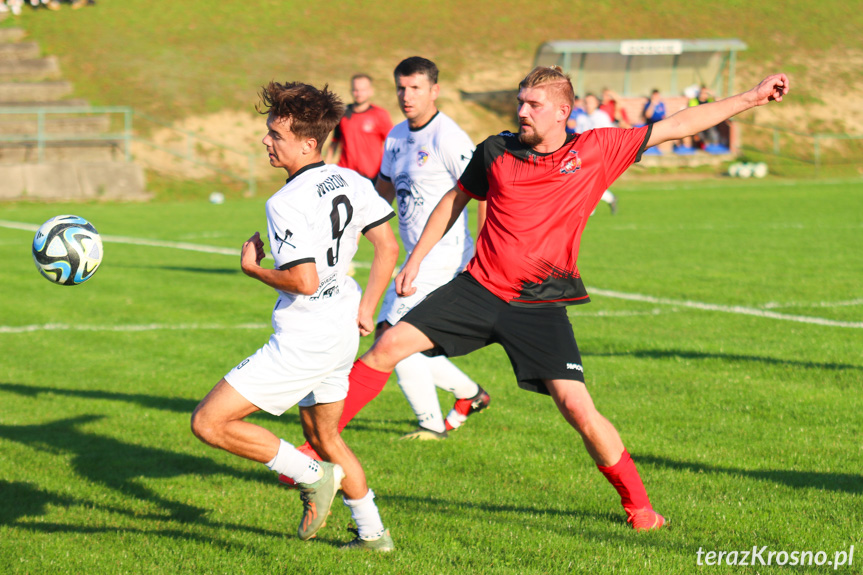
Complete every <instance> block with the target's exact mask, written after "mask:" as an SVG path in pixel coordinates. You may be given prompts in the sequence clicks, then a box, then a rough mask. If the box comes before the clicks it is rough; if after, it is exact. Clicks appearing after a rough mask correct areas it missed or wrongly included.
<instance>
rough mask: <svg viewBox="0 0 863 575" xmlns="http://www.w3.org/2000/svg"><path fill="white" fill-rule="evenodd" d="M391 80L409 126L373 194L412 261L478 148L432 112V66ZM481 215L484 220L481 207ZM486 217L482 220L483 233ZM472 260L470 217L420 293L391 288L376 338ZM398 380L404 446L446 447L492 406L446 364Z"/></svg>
mask: <svg viewBox="0 0 863 575" xmlns="http://www.w3.org/2000/svg"><path fill="white" fill-rule="evenodd" d="M394 76H395V83H396V92H397V95H398V100H399V106H400V108H401V110H402V112H403V113H404V115H405V118H406V119H405V121H404V122H401V123H400V124H398V125H396V126H395V127H394V128H393V129H392V130H391V131H390V133H389V135H388V136H387V139H386V142H385V143H384V157H383V160H382V162H381V171H380V175H379V177H378V183H377V186H376V187H377V190H378V192H379V193H380V194H381V196H383V197H384V198H385V199H386V200H387V201H389V202H390V203H392V201H393V200H395V201H396V203H397V206H398V213H399V232H400V235H401V239H402V243H403V244H404V247H405V251H406V252H407V254H408V255H410V254H411V252H412V251H413V249H414V246H415V245H416V242H417V240H418V239H419V237H420V235H421V234H422V231H423V228H424V227H425V224H426V222H427V221H428V218H429V215H430V214H431V213H432V210H434V208H435V206H437V203H438V201H440V199H441V198H442V197H443V195H444V194H445V193H446V192H448V191H449V190H451V189H452V187H453V186H454V185H455V183H456V181H457V180H458V177H459V176H460V175H461V173H462V171H463V170H464V168H465V166H466V165H467V163H468V162H469V161H470V159H471V156H472V155H473V149H474V145H473V143H472V142H471V140H470V138H469V137H468V135H467V134H466V133H465V132H464V131H463V130H462V129H461V128H459V127H458V124H456V123H455V122H454V121H453V120H452V119H451V118H450V117H449V116H447V115H446V114H444V113H443V112H440V111H439V110H438V109H437V106H436V105H435V100H436V99H437V96H438V93H439V92H440V86H439V85H438V83H437V76H438V69H437V66H435V64H434V62H431V61H430V60H427V59H425V58H420V57H417V56H414V57H411V58H407V59H406V60H403V61H402V62H401V63H399V65H398V66H396V68H395V71H394ZM482 207H483V213H484V208H485V204H484V203H482ZM482 216H483V214H480V215H479V220H480V222H479V226H478V227H480V228H481V227H482ZM472 256H473V240H472V238H471V235H470V231H469V230H468V222H467V210H465V211H463V212H462V214H461V215H460V216H459V218H458V220H457V221H456V222H455V224H454V225H453V226H452V228H451V229H450V230H449V232H447V234H446V235H445V236H444V237H443V239H442V240H441V241H440V243H438V244H437V245H436V246H435V248H434V249H433V250H432V251H431V253H429V255H428V257H427V258H426V259H425V260H423V264H422V267H421V269H420V272H419V276H418V277H417V280H416V285H417V286H418V290H417V293H415V294H413V295H412V296H410V297H403V296H399V295H398V294H396V291H395V285H394V284H393V285H391V286H390V288H389V290H387V295H386V297H385V298H384V303H383V305H382V306H381V311H380V313H379V314H378V324H377V332H376V336H377V337H380V335H381V334H383V332H384V331H386V329H388V328H389V327H391V326H392V325H394V324H395V323H397V322H398V321H399V320H400V319H401V318H402V316H404V315H405V314H406V313H407V312H408V311H410V310H411V309H413V307H414V306H416V305H417V304H418V303H419V302H421V301H422V300H423V299H425V297H426V296H427V295H428V294H429V293H431V292H432V291H434V290H435V289H437V288H438V287H440V286H442V285H443V284H445V283H447V282H449V281H450V280H451V279H452V278H454V277H455V276H456V275H457V274H458V273H459V272H461V270H462V269H463V268H464V266H465V265H467V263H468V261H470V258H471V257H472ZM396 374H397V375H398V379H399V385H400V386H401V388H402V391H403V392H404V394H405V398H407V400H408V403H409V404H410V406H411V408H412V409H413V410H414V413H415V414H416V416H417V420H418V422H419V428H418V429H417V430H416V431H414V432H412V433H409V434H407V435H405V436H404V438H403V439H443V438H445V437H447V431H448V430H452V429H455V428H457V427H459V426H460V425H461V424H462V423H464V421H465V420H466V419H467V417H468V415H470V414H471V413H476V412H477V411H481V410H482V409H485V407H486V406H488V403H489V401H490V399H489V396H488V394H487V393H486V392H485V391H484V390H483V389H482V388H481V387H480V386H479V385H477V384H476V383H475V382H473V381H472V380H471V379H470V378H469V377H468V376H467V375H465V374H464V373H463V372H462V371H461V370H459V369H458V368H457V367H456V366H455V365H453V364H452V363H451V362H450V361H449V360H448V359H446V358H445V357H443V356H440V357H435V358H431V357H427V356H424V355H421V354H416V355H413V356H411V357H409V358H407V359H405V360H403V361H401V362H400V363H399V365H398V366H397V367H396ZM435 386H437V387H440V388H441V389H444V390H446V391H449V392H450V393H452V394H453V395H454V396H455V405H454V406H453V409H452V410H451V411H450V413H449V414H448V415H447V417H446V419H444V418H443V415H442V413H441V408H440V402H439V400H438V396H437V391H436V390H435ZM349 401H350V400H349ZM346 409H348V410H349V409H350V408H349V407H348V406H346Z"/></svg>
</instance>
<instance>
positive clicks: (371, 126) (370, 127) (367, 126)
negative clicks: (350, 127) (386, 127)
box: [363, 120, 375, 134]
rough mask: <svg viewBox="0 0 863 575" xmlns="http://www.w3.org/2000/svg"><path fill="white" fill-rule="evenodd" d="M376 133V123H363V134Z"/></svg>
mask: <svg viewBox="0 0 863 575" xmlns="http://www.w3.org/2000/svg"><path fill="white" fill-rule="evenodd" d="M374 131H375V123H374V122H373V121H371V120H366V121H365V122H363V132H365V133H367V134H368V133H371V132H374Z"/></svg>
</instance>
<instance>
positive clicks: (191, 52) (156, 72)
mask: <svg viewBox="0 0 863 575" xmlns="http://www.w3.org/2000/svg"><path fill="white" fill-rule="evenodd" d="M369 4H370V3H365V2H337V3H335V2H333V3H319V4H318V5H316V6H314V8H312V7H310V6H308V5H307V4H305V3H301V2H297V1H296V0H288V1H281V0H280V1H276V0H254V1H244V2H240V1H237V0H231V1H225V2H218V3H209V2H203V1H202V0H189V1H186V2H167V3H158V4H154V3H152V2H145V1H144V0H127V1H123V2H115V1H111V0H104V1H100V2H99V3H98V4H97V5H96V6H93V7H90V8H87V9H85V10H78V11H72V10H61V11H59V12H49V11H46V10H40V11H31V10H28V9H25V13H24V14H23V15H22V16H21V17H19V18H17V19H12V18H7V19H6V20H5V21H4V22H2V23H0V26H11V25H18V26H22V27H23V28H25V29H26V30H27V31H28V32H29V34H30V36H31V37H32V38H33V39H35V40H37V41H39V42H40V43H41V46H42V47H43V50H44V51H45V52H46V53H48V54H56V55H57V56H58V57H59V59H60V62H61V66H62V68H63V70H64V73H65V75H66V77H68V78H70V79H71V80H73V81H74V83H75V91H76V93H75V96H76V97H80V98H85V99H87V100H89V101H90V102H91V103H93V104H103V105H131V106H133V107H135V108H136V109H138V110H142V111H146V112H148V113H150V114H152V115H154V116H157V117H160V118H168V119H172V120H175V121H178V122H180V123H182V124H183V125H184V126H187V127H193V128H195V129H198V130H201V131H203V132H204V133H205V134H206V135H208V136H209V137H211V138H213V139H216V140H219V141H226V142H231V143H232V144H233V145H242V146H243V147H251V148H252V149H254V146H257V145H258V138H259V134H258V132H260V119H259V118H257V117H256V116H255V115H254V113H253V105H254V103H255V100H256V95H255V93H256V90H257V88H258V87H259V86H260V85H261V84H262V83H264V82H266V81H268V80H270V79H277V80H285V79H301V80H304V81H309V82H312V83H315V84H323V83H325V82H328V83H330V84H331V86H332V87H333V88H334V89H336V90H337V91H338V92H339V93H341V94H343V95H344V96H345V98H346V99H349V91H348V80H347V79H348V78H349V76H350V75H351V74H352V73H354V72H356V71H364V72H367V73H370V74H371V75H372V76H373V77H375V78H377V79H378V83H377V89H378V94H377V98H376V100H377V101H378V102H379V103H380V104H381V105H383V106H385V107H386V108H388V109H389V110H390V112H391V113H392V114H393V116H394V117H396V118H397V117H399V116H398V108H397V105H396V101H395V97H394V94H393V93H392V90H391V88H390V80H389V76H390V74H391V70H392V67H393V66H394V64H395V63H396V62H398V60H400V59H401V58H403V57H405V56H408V55H413V54H421V55H424V56H427V57H429V58H432V59H434V60H435V61H436V62H437V63H438V65H439V67H440V68H441V74H442V76H441V83H442V86H443V91H442V99H441V101H440V104H441V108H442V109H444V110H445V111H447V113H449V114H450V115H452V116H454V117H455V118H456V119H457V120H458V121H459V122H460V123H461V124H462V125H463V126H464V127H465V129H466V130H467V131H468V132H469V133H470V134H471V136H472V137H473V138H474V139H475V140H479V139H481V138H482V137H484V136H485V135H487V134H488V133H489V132H490V131H494V130H497V129H499V128H501V127H507V126H501V122H502V119H501V118H499V117H497V116H495V115H494V114H491V113H490V112H488V111H486V110H483V109H482V108H480V107H478V106H476V105H474V104H469V103H464V102H461V101H460V98H459V97H458V90H467V91H474V90H476V91H479V90H496V89H508V88H513V87H514V86H515V85H516V84H517V82H518V80H519V79H520V78H521V77H522V76H523V75H524V73H525V72H526V71H527V70H528V69H529V68H530V65H531V63H532V60H533V54H534V51H535V50H536V47H537V46H538V45H539V44H540V43H541V42H543V41H545V40H549V39H562V38H571V39H615V38H671V37H690V38H695V37H703V38H710V37H739V38H740V39H742V40H743V41H745V42H746V43H747V44H748V45H749V50H748V51H746V52H742V53H741V54H740V57H739V62H738V73H737V84H738V85H737V86H736V88H737V89H738V90H740V89H744V88H746V87H749V86H750V85H751V84H752V83H754V82H757V81H758V80H759V79H760V78H761V77H762V76H763V75H765V74H766V73H768V72H773V71H776V70H782V71H785V72H787V73H789V75H790V76H791V79H792V82H793V84H792V85H793V90H794V92H793V97H792V98H789V100H788V101H787V102H786V103H784V104H783V105H782V106H777V107H773V109H771V110H770V111H760V110H759V111H758V114H759V116H758V121H759V122H770V123H777V124H780V125H785V126H788V127H793V128H795V129H800V130H819V131H834V132H847V133H856V134H863V98H861V96H860V94H861V93H863V72H861V70H863V38H861V37H860V34H859V30H861V29H863V13H861V11H860V10H858V9H857V8H855V7H854V5H853V3H848V2H844V1H842V0H825V1H823V2H819V3H817V4H813V3H810V2H803V1H800V0H793V1H790V2H778V1H775V0H773V1H767V2H763V3H758V4H753V3H747V2H742V1H738V0H730V1H726V2H723V3H698V4H697V8H695V7H694V6H695V5H693V3H691V2H684V1H681V0H672V1H668V2H664V3H663V4H662V5H661V7H657V6H656V4H655V3H652V2H646V1H644V0H630V1H623V2H615V3H613V4H611V3H604V2H601V3H597V2H592V3H587V2H581V3H579V2H561V1H557V0H555V1H550V2H545V3H541V4H534V5H531V6H530V8H529V10H528V8H527V7H526V5H524V4H523V3H518V2H514V1H512V0H500V1H496V2H491V1H490V0H478V1H473V2H456V1H454V0H438V1H436V2H430V1H427V0H420V1H417V2H412V3H410V4H404V5H399V6H394V5H390V3H385V2H378V3H377V6H379V8H377V9H375V8H373V7H372V8H370V7H369ZM372 6H374V4H372Z"/></svg>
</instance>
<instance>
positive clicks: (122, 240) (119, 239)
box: [0, 220, 371, 269]
mask: <svg viewBox="0 0 863 575" xmlns="http://www.w3.org/2000/svg"><path fill="white" fill-rule="evenodd" d="M0 227H4V228H12V229H16V230H24V231H28V232H35V231H36V230H38V229H39V226H36V225H33V224H24V223H21V222H10V221H6V220H0ZM102 241H103V242H106V243H113V244H129V245H133V246H149V247H154V248H171V249H175V250H186V251H192V252H202V253H206V254H219V255H223V256H234V257H239V256H240V250H239V249H236V248H223V247H219V246H205V245H201V244H192V243H189V242H169V241H165V240H149V239H145V238H130V237H127V236H108V235H103V236H102ZM270 257H272V256H270ZM353 263H354V267H357V268H364V269H368V268H370V267H371V264H370V263H366V262H356V261H355V262H353Z"/></svg>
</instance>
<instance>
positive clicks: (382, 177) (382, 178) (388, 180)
mask: <svg viewBox="0 0 863 575" xmlns="http://www.w3.org/2000/svg"><path fill="white" fill-rule="evenodd" d="M378 178H380V179H381V180H383V181H385V182H392V178H390V177H389V176H385V175H384V174H383V173H379V174H378Z"/></svg>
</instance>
